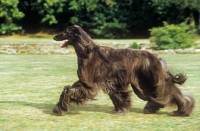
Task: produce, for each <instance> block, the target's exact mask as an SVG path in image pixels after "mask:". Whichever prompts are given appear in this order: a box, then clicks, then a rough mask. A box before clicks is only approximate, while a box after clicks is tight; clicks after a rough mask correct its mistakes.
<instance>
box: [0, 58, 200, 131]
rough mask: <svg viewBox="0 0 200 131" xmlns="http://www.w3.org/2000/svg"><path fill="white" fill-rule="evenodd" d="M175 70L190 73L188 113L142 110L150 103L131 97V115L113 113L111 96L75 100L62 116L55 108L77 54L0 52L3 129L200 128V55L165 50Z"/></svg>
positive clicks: (171, 130)
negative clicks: (192, 104) (79, 102)
mask: <svg viewBox="0 0 200 131" xmlns="http://www.w3.org/2000/svg"><path fill="white" fill-rule="evenodd" d="M161 56H162V57H163V58H165V60H166V61H167V63H168V65H169V68H170V69H172V72H174V73H177V72H184V73H186V74H187V76H188V80H187V81H186V83H185V84H184V85H182V86H180V88H181V89H182V90H183V91H186V92H189V93H191V94H193V96H194V98H195V100H196V107H195V110H194V112H193V113H192V115H191V116H190V117H172V116H169V114H170V112H171V111H173V110H175V109H176V107H170V108H169V107H167V108H164V109H162V110H160V111H159V112H158V113H156V114H149V115H147V114H143V113H142V110H143V107H144V105H145V103H146V102H144V101H142V100H140V99H139V98H137V97H136V96H135V95H134V94H133V97H132V100H133V102H132V108H131V111H130V113H129V114H127V115H114V114H110V111H111V110H112V109H113V105H112V102H111V101H110V100H109V97H108V96H107V95H106V94H104V93H102V92H101V93H100V94H99V95H98V96H97V100H96V101H91V102H88V103H87V104H86V105H83V106H76V105H73V104H72V105H71V107H70V112H69V113H68V114H66V115H64V116H57V115H54V114H53V113H52V108H53V107H54V105H55V104H56V102H57V101H58V98H59V95H60V93H61V91H62V89H63V86H64V85H68V84H70V85H71V84H73V82H75V81H76V80H77V76H76V69H77V62H76V56H75V55H0V131H82V130H83V131H199V130H200V105H199V104H200V55H199V54H178V55H171V54H170V55H166V54H165V55H161Z"/></svg>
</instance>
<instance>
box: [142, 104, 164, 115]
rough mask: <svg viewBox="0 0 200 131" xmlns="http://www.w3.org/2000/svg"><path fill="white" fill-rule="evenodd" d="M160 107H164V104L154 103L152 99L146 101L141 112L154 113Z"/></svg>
mask: <svg viewBox="0 0 200 131" xmlns="http://www.w3.org/2000/svg"><path fill="white" fill-rule="evenodd" d="M160 108H164V105H161V104H158V103H155V102H153V101H148V102H147V104H146V105H145V107H144V110H143V113H144V114H154V113H156V112H157V111H158V110H159V109H160Z"/></svg>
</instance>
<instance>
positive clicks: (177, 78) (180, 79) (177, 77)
mask: <svg viewBox="0 0 200 131" xmlns="http://www.w3.org/2000/svg"><path fill="white" fill-rule="evenodd" d="M169 75H170V76H171V77H172V81H173V82H174V83H177V84H179V85H181V84H183V83H184V82H185V81H186V80H187V76H186V75H185V74H183V73H178V74H175V75H173V74H172V73H170V72H169Z"/></svg>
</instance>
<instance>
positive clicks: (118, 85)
mask: <svg viewBox="0 0 200 131" xmlns="http://www.w3.org/2000/svg"><path fill="white" fill-rule="evenodd" d="M53 39H54V40H55V41H62V43H61V44H60V47H61V48H64V47H67V46H68V45H72V46H73V47H74V49H75V52H76V55H77V58H78V70H77V75H78V80H77V81H76V82H75V83H74V84H72V85H71V86H70V85H67V86H65V87H64V89H63V91H62V93H61V95H60V98H59V101H58V103H57V104H56V106H55V107H54V108H53V112H54V113H57V114H59V115H62V114H64V113H65V112H68V111H69V107H70V103H72V102H73V103H76V104H84V103H85V102H86V101H88V100H93V99H94V98H95V97H96V95H97V94H98V92H99V91H100V90H103V91H104V92H105V93H106V94H108V95H109V97H110V99H111V100H112V102H113V105H114V109H113V111H112V113H115V114H127V113H128V112H129V111H130V108H131V93H132V91H133V92H134V93H135V94H136V95H137V96H138V97H139V98H140V99H142V100H144V101H147V104H146V105H145V107H144V109H143V113H145V114H153V113H156V112H157V111H158V110H159V109H160V108H164V107H165V106H166V105H169V104H175V105H177V110H176V111H174V112H172V115H173V116H190V114H191V113H192V111H193V108H194V105H195V101H194V99H193V97H192V96H191V95H189V94H186V93H182V92H181V90H180V89H179V88H177V86H176V84H183V83H184V82H185V81H186V79H187V77H186V75H184V74H182V73H178V74H176V75H173V74H172V73H171V72H170V71H169V69H168V67H167V64H166V62H165V60H164V59H162V58H161V57H159V56H158V55H155V54H153V53H150V52H148V51H145V50H133V49H130V48H126V49H115V48H111V47H106V46H100V45H97V44H95V42H94V41H93V40H92V39H91V37H90V36H89V35H88V34H87V33H86V32H85V31H84V30H83V29H82V28H81V27H80V26H78V25H73V26H70V27H68V28H66V29H65V30H64V32H62V33H61V34H58V35H56V36H55V37H54V38H53ZM129 85H131V87H132V89H133V90H130V89H128V86H129Z"/></svg>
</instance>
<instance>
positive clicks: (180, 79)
mask: <svg viewBox="0 0 200 131" xmlns="http://www.w3.org/2000/svg"><path fill="white" fill-rule="evenodd" d="M159 60H160V62H161V64H162V67H163V69H164V71H166V72H167V73H168V74H169V75H170V77H171V79H172V81H173V83H177V84H179V85H181V84H183V83H184V82H185V81H186V80H187V76H186V75H185V74H184V73H178V74H175V75H173V74H172V73H171V72H170V71H169V69H168V66H167V63H166V61H165V60H164V59H162V58H161V57H159Z"/></svg>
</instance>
